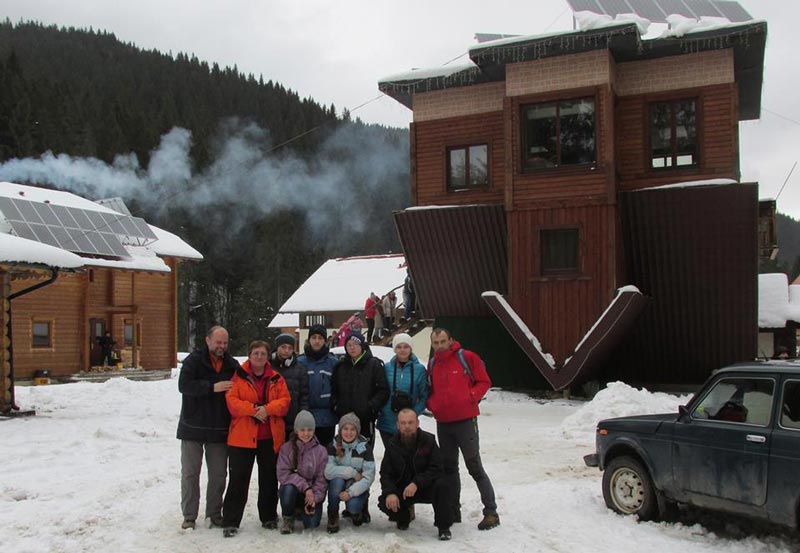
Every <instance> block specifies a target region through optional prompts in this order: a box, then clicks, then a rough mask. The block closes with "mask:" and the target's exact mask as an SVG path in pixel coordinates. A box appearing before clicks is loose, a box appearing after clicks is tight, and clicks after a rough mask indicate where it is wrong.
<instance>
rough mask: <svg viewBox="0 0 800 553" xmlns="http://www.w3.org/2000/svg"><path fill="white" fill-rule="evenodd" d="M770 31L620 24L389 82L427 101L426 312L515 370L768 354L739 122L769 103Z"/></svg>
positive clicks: (421, 277) (508, 376) (610, 375)
mask: <svg viewBox="0 0 800 553" xmlns="http://www.w3.org/2000/svg"><path fill="white" fill-rule="evenodd" d="M766 34H767V26H766V23H764V22H753V21H749V22H745V23H739V24H729V25H723V26H721V27H718V28H715V29H712V30H707V31H700V32H692V33H689V34H686V35H684V36H666V37H659V38H655V39H645V38H643V37H642V35H641V33H640V30H639V28H638V26H637V25H636V24H635V23H630V22H628V23H626V22H618V23H616V24H615V25H613V26H609V27H605V28H598V29H593V30H586V31H580V30H577V31H568V32H563V33H554V34H550V35H545V36H528V37H514V38H506V39H501V40H495V41H490V42H485V43H479V44H477V45H476V46H473V47H472V48H470V50H469V58H470V59H469V60H468V62H467V63H463V64H461V65H460V66H445V67H442V68H438V69H433V70H419V71H412V72H409V73H404V74H399V75H393V76H390V77H387V78H385V79H382V80H381V81H380V82H379V88H380V90H381V91H383V92H384V93H386V94H388V95H389V96H391V97H393V98H394V99H396V100H397V101H398V102H400V103H402V104H403V105H405V106H407V107H408V108H410V109H412V110H413V122H412V123H411V125H410V142H411V144H410V152H411V159H410V166H411V182H410V187H411V202H412V206H413V207H412V208H410V209H407V210H404V211H401V212H398V213H396V214H395V222H396V225H397V229H398V233H399V235H400V240H401V243H402V245H403V249H404V253H405V256H406V259H407V261H408V265H409V270H410V272H411V275H412V277H413V278H414V282H415V285H416V289H417V293H418V298H419V303H420V305H421V307H422V311H423V315H424V316H425V317H429V318H432V317H435V318H436V322H437V324H439V325H444V326H448V327H451V328H452V330H454V331H455V333H456V335H457V337H460V338H463V339H464V343H465V347H470V348H471V349H475V350H478V351H479V352H480V353H481V354H483V355H484V356H486V357H487V359H488V360H489V362H490V363H489V365H490V367H492V368H493V378H494V379H495V382H496V383H497V384H499V385H516V386H523V387H543V386H546V385H550V386H552V387H553V388H556V389H561V388H565V387H568V386H574V385H578V384H581V383H582V382H585V381H587V380H589V379H593V378H599V379H602V380H610V379H625V380H627V381H629V382H635V383H644V384H651V383H652V384H686V383H697V382H702V381H703V379H704V378H705V377H706V376H707V375H708V374H709V373H710V371H711V370H713V369H716V368H719V367H720V366H722V365H725V364H727V363H731V362H735V361H740V360H745V359H752V358H753V357H755V354H756V340H757V324H756V301H757V285H756V282H757V276H756V275H757V264H758V247H757V232H758V208H759V204H758V195H757V194H758V192H757V185H756V184H754V183H740V182H738V181H739V178H740V172H739V148H738V146H739V142H738V124H739V121H742V120H752V119H757V118H758V117H759V114H760V103H761V86H762V75H763V60H764V49H765V41H766ZM676 183H682V184H681V185H680V186H674V187H669V186H667V185H673V184H676ZM434 207H435V209H434ZM443 207H446V209H444V208H443ZM628 285H632V286H633V287H634V288H625V287H626V286H628ZM618 290H623V291H624V292H625V293H623V294H621V293H619V292H618ZM488 291H494V292H497V294H487V295H486V297H485V298H483V300H482V299H481V297H482V294H483V293H484V292H488ZM626 294H627V297H626V298H625V299H626V301H625V302H623V303H626V304H630V305H629V306H627V307H624V306H623V307H621V305H622V304H618V306H617V307H615V308H614V309H612V307H611V306H612V304H613V303H614V302H613V301H612V300H614V299H615V298H619V297H623V296H625V295H626ZM637 294H639V296H640V297H639V298H638V299H637V298H636V295H637ZM628 300H630V301H628ZM615 309H616V310H617V311H615ZM495 317H496V318H495ZM533 335H535V336H533ZM581 348H583V349H584V350H585V351H583V352H581V351H579V350H580V349H581ZM599 352H602V355H600V354H599ZM528 369H530V370H528ZM537 369H538V370H537Z"/></svg>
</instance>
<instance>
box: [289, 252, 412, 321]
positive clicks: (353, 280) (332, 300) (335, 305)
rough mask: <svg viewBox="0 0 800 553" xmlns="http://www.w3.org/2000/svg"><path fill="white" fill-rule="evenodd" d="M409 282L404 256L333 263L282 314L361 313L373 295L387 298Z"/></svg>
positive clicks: (299, 291)
mask: <svg viewBox="0 0 800 553" xmlns="http://www.w3.org/2000/svg"><path fill="white" fill-rule="evenodd" d="M405 278H406V267H405V257H404V256H403V255H401V254H396V255H374V256H364V257H345V258H340V259H329V260H328V261H326V262H325V263H323V264H322V266H321V267H320V268H319V269H317V270H316V272H314V274H312V275H311V276H310V277H308V280H306V281H305V282H304V283H303V284H302V285H301V286H300V288H298V289H297V291H296V292H295V293H294V294H292V296H291V297H290V298H289V299H288V300H286V303H284V304H283V305H282V306H281V308H280V309H279V311H280V312H282V313H286V312H294V313H303V312H309V311H316V312H319V311H361V310H362V309H364V302H366V301H367V298H368V297H369V294H370V292H375V293H376V294H377V295H378V296H383V295H384V294H386V293H387V292H389V290H392V289H394V288H396V287H398V286H401V285H402V284H403V281H404V280H405Z"/></svg>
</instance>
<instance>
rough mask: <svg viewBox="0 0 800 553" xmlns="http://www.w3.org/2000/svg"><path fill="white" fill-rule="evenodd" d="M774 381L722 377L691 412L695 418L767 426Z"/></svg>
mask: <svg viewBox="0 0 800 553" xmlns="http://www.w3.org/2000/svg"><path fill="white" fill-rule="evenodd" d="M774 387H775V382H774V381H773V380H772V379H769V378H742V377H739V378H723V379H720V380H719V381H717V382H716V384H714V386H713V387H712V388H711V389H710V390H709V391H708V393H707V394H706V395H705V396H704V397H703V399H702V400H701V401H700V403H698V404H697V407H695V409H694V410H693V411H692V417H693V418H695V419H706V420H715V421H725V422H741V423H746V424H757V425H760V426H766V425H767V424H769V416H770V412H771V408H772V394H773V389H774Z"/></svg>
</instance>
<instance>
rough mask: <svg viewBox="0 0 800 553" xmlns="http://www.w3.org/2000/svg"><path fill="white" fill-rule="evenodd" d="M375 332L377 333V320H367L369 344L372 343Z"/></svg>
mask: <svg viewBox="0 0 800 553" xmlns="http://www.w3.org/2000/svg"><path fill="white" fill-rule="evenodd" d="M373 332H375V319H367V342H372V333H373Z"/></svg>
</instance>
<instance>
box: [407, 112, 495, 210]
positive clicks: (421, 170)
mask: <svg viewBox="0 0 800 553" xmlns="http://www.w3.org/2000/svg"><path fill="white" fill-rule="evenodd" d="M412 140H413V142H414V143H413V146H412V148H411V152H412V159H411V168H412V177H411V179H412V183H413V184H414V185H415V186H416V190H414V188H413V187H412V202H413V203H414V204H415V205H435V204H445V205H464V204H476V203H500V202H502V201H503V186H504V179H505V175H504V166H505V163H504V155H505V154H504V141H503V112H502V111H496V112H492V113H485V114H479V115H469V116H465V117H455V118H450V119H438V120H435V121H421V122H418V123H414V132H413V133H412ZM470 144H488V145H489V164H490V169H489V179H490V187H489V188H488V189H480V190H459V191H457V192H452V191H448V190H447V148H449V147H457V146H465V145H470ZM415 192H416V193H415Z"/></svg>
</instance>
